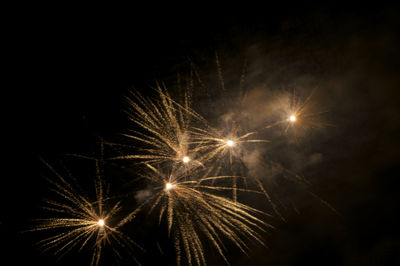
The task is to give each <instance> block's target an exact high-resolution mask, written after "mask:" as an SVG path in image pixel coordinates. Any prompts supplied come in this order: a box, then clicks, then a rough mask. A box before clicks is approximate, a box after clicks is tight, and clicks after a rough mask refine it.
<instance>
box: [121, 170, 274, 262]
mask: <svg viewBox="0 0 400 266" xmlns="http://www.w3.org/2000/svg"><path fill="white" fill-rule="evenodd" d="M147 167H148V169H149V172H147V173H146V174H143V175H141V177H142V178H144V179H146V180H147V181H148V183H149V184H150V186H151V187H152V188H151V194H150V196H149V197H148V198H147V199H146V200H145V201H144V202H143V203H142V204H141V205H140V206H139V207H138V208H137V209H135V210H134V211H133V212H132V213H131V214H130V215H128V216H127V217H126V218H125V219H124V220H122V221H121V222H120V224H119V225H118V226H122V225H124V224H125V223H127V222H129V221H131V220H133V219H134V218H135V216H136V215H137V214H138V212H139V211H145V212H146V213H147V214H150V213H152V212H154V211H155V210H157V212H158V220H159V222H161V221H162V220H163V219H165V220H166V221H167V225H168V234H169V235H171V234H172V236H173V239H174V244H175V249H176V253H177V263H178V265H179V264H180V262H181V258H182V255H183V254H185V256H186V259H187V261H188V263H189V265H192V264H193V263H195V264H197V265H205V264H206V259H205V254H204V244H203V241H202V239H203V238H204V237H205V238H206V239H207V240H208V241H209V242H210V243H211V244H212V245H213V246H214V248H215V249H216V250H217V251H218V254H219V255H220V256H221V257H222V258H223V259H224V260H225V261H226V262H227V263H228V260H227V258H226V256H225V252H224V251H225V249H226V245H225V244H224V241H225V239H228V240H230V241H231V242H232V243H233V244H234V245H236V246H237V247H238V248H239V249H240V250H241V251H243V252H244V253H246V254H247V252H248V251H249V246H248V245H247V244H246V241H256V242H258V243H259V244H261V245H264V243H263V240H262V237H261V235H260V231H261V232H263V231H265V227H266V226H269V227H272V226H270V225H269V224H267V223H265V222H264V221H263V220H262V219H260V218H258V217H257V216H259V215H267V214H266V213H264V212H261V211H259V210H257V209H254V208H252V207H250V206H247V205H245V204H242V203H239V202H236V201H233V200H231V199H228V198H226V197H224V196H221V195H217V194H216V192H221V191H222V192H223V191H226V190H232V187H230V186H224V185H216V184H211V182H212V181H219V180H224V179H229V178H232V177H230V176H216V177H201V178H199V177H195V176H194V175H195V174H196V171H194V172H191V173H189V174H188V173H187V172H186V171H184V170H182V169H180V168H177V169H175V170H174V171H173V172H172V173H170V174H168V175H166V174H163V173H162V172H160V171H159V170H158V169H156V168H155V167H153V166H151V165H147ZM240 190H242V191H246V192H253V191H250V190H247V189H240ZM256 193H257V192H256ZM146 206H147V208H146Z"/></svg>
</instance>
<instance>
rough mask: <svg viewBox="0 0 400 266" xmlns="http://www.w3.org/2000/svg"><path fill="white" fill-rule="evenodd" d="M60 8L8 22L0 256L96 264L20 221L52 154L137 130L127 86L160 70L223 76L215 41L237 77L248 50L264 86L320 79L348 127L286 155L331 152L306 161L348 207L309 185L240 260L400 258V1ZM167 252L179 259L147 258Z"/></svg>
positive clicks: (389, 261)
mask: <svg viewBox="0 0 400 266" xmlns="http://www.w3.org/2000/svg"><path fill="white" fill-rule="evenodd" d="M47 8H48V7H44V6H43V8H39V7H35V8H24V9H13V10H12V12H10V14H12V15H10V17H8V18H7V19H6V23H5V24H4V28H5V29H4V32H3V41H2V42H3V43H4V44H5V46H4V47H5V48H3V49H2V51H3V57H4V60H3V66H4V68H5V69H6V70H5V71H4V72H3V75H4V79H3V80H4V82H3V89H2V99H3V105H2V110H3V112H2V114H3V127H2V131H3V133H5V137H3V143H4V144H5V147H6V149H4V155H5V157H6V160H5V161H4V166H5V167H4V172H3V174H2V179H1V180H2V181H1V198H0V199H1V205H0V206H2V211H1V213H0V232H1V241H2V245H4V247H5V248H2V249H1V252H0V254H1V257H2V258H4V257H9V258H11V259H12V261H13V262H12V263H11V264H4V265H70V264H71V263H74V264H75V265H87V264H86V261H85V260H84V259H82V257H83V258H84V257H85V254H83V255H82V256H81V254H78V253H74V254H73V255H70V256H67V257H66V258H65V260H60V261H59V262H56V259H55V258H54V257H53V256H51V255H50V254H41V253H40V252H39V250H38V249H37V248H35V247H33V246H32V244H33V242H34V240H35V239H36V238H34V237H33V236H31V235H26V234H20V233H19V232H21V231H23V230H25V229H27V227H29V225H30V223H31V222H30V219H32V218H37V217H36V214H37V213H40V212H39V211H38V209H39V206H40V204H41V199H42V197H43V196H44V195H46V193H47V192H46V187H45V182H43V180H41V175H42V174H43V172H45V170H44V167H43V165H42V163H41V162H40V160H39V158H40V157H44V158H46V159H49V160H53V161H57V160H58V158H60V157H62V155H63V154H65V153H68V152H74V153H91V152H93V151H94V150H95V149H96V141H97V136H103V137H111V136H114V135H117V134H119V133H121V132H122V131H123V130H124V129H125V125H126V121H125V120H124V113H123V111H122V110H123V107H124V104H123V96H125V95H126V93H127V91H128V90H130V89H132V88H135V89H138V90H140V91H141V92H142V93H144V94H146V93H148V91H149V88H150V87H152V86H154V85H155V82H156V81H166V82H170V81H171V80H173V78H174V77H175V76H176V73H177V72H178V71H184V70H185V68H187V67H188V66H189V64H188V62H189V60H188V59H190V60H192V61H193V62H195V64H196V65H197V66H198V67H199V69H201V71H202V74H203V75H204V76H210V75H216V69H215V53H218V54H219V56H220V59H221V62H222V66H223V69H224V71H225V73H226V77H225V78H226V82H227V84H228V83H229V82H231V80H232V82H234V80H235V79H236V78H237V76H236V75H235V74H231V73H237V72H235V70H237V69H239V70H240V68H241V65H240V66H239V67H238V68H235V67H234V66H237V65H238V64H241V63H242V62H243V58H245V57H246V58H247V60H248V71H247V73H248V80H249V84H250V85H254V88H252V90H253V91H254V92H261V93H262V92H263V91H265V90H266V88H267V87H276V88H278V87H281V88H285V87H286V86H299V87H302V86H306V85H307V84H313V85H317V86H318V87H319V88H320V90H321V94H320V96H319V97H318V100H319V101H321V103H322V104H323V105H324V106H325V107H327V108H328V109H329V110H330V112H329V113H328V115H327V117H326V118H327V119H328V120H329V121H330V122H332V123H333V124H334V125H335V126H334V127H330V128H328V129H324V130H322V131H319V132H316V133H313V134H310V135H307V136H306V137H305V140H304V141H303V142H302V143H301V144H300V145H299V146H297V147H295V148H293V147H292V146H291V148H288V149H289V150H290V152H289V153H284V154H286V155H285V156H287V157H290V158H289V159H287V160H292V161H293V165H296V163H297V162H304V160H306V159H305V158H306V155H307V156H308V155H312V154H315V153H319V154H322V155H321V156H322V160H321V161H320V162H319V163H318V164H317V165H304V163H301V167H300V168H298V169H296V170H298V171H300V172H302V173H304V174H305V175H306V176H309V177H310V179H311V181H312V182H313V184H314V191H315V192H316V193H317V194H318V195H320V196H321V197H322V198H323V199H325V200H326V201H327V202H329V203H330V204H331V205H332V206H334V207H335V209H337V211H338V212H339V213H340V215H337V214H335V213H334V212H332V211H331V210H330V209H329V208H327V207H326V206H325V205H323V204H321V202H319V201H318V200H312V199H310V198H303V197H301V196H298V198H296V200H299V201H301V202H298V205H299V208H300V212H301V213H300V214H296V213H295V212H288V219H287V222H286V223H283V222H278V221H277V222H275V225H276V226H277V230H275V231H271V232H270V233H269V234H268V235H266V242H267V244H268V246H269V249H267V250H265V249H263V248H261V247H260V248H258V247H255V248H254V253H253V254H250V257H246V256H244V255H239V254H232V259H231V261H232V264H233V265H277V266H278V265H282V266H288V265H310V266H311V265H396V262H397V264H399V263H400V255H399V251H400V230H399V226H398V225H399V219H398V218H397V216H398V215H397V213H398V212H399V211H400V208H399V207H398V203H399V193H398V187H399V184H400V182H399V181H398V178H399V171H400V162H399V155H398V150H399V148H400V142H399V140H398V136H399V133H400V132H399V129H400V127H399V126H400V113H399V111H400V110H399V108H400V107H399V85H400V83H399V60H398V59H399V58H398V55H399V53H398V47H399V44H400V42H399V35H398V30H399V26H400V25H399V19H398V18H397V17H398V13H399V11H400V10H399V9H398V8H397V7H395V6H387V7H383V6H368V7H365V6H364V7H361V6H352V7H349V6H326V7H315V6H290V5H289V4H288V5H287V6H286V5H285V4H282V5H281V6H269V7H268V6H266V7H259V8H257V7H252V8H238V9H237V10H236V11H235V12H230V11H228V10H225V9H221V10H220V9H218V10H214V11H208V12H206V11H204V9H203V8H198V9H197V8H194V7H193V8H189V7H188V10H187V11H185V12H180V11H178V10H174V11H170V10H169V9H163V8H161V7H160V8H159V9H142V8H139V7H137V8H134V9H129V10H124V12H117V11H111V10H108V12H106V11H101V12H100V10H97V9H95V8H93V9H89V10H85V11H77V10H79V8H71V7H69V8H58V7H57V8H56V7H54V9H53V10H52V11H51V12H49V11H45V10H47ZM103 8H104V7H103ZM75 9H77V10H75ZM171 9H172V8H171ZM207 9H208V8H207ZM239 73H240V72H239ZM239 75H240V74H239ZM262 100H263V98H260V99H258V101H259V102H257V101H255V102H254V106H256V105H257V104H262ZM199 103H200V104H199V105H201V102H199ZM200 109H201V106H200ZM200 111H202V110H200ZM258 117H259V118H260V119H261V118H262V117H263V114H262V113H257V114H255V117H254V119H255V120H257V119H258ZM4 122H5V123H4ZM282 153H283V152H282ZM296 156H297V157H296ZM293 158H296V159H293ZM307 158H308V157H307ZM292 161H290V162H292ZM296 197H297V196H296ZM142 226H143V227H144V229H143V232H146V230H151V229H148V228H147V227H148V225H146V224H143V225H142ZM152 233H154V232H152ZM3 255H4V256H3ZM149 255H151V254H147V256H149ZM157 256H159V255H157ZM144 257H146V256H144ZM157 260H158V263H160V261H163V262H165V263H168V262H172V263H173V262H174V260H173V258H172V260H171V258H167V257H157V258H155V259H153V260H151V259H146V261H145V262H147V261H148V265H150V262H151V263H155V261H157ZM111 261H112V260H111ZM211 263H213V261H211ZM127 265H128V264H127ZM145 265H146V264H145Z"/></svg>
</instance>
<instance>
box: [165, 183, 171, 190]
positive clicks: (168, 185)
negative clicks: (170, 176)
mask: <svg viewBox="0 0 400 266" xmlns="http://www.w3.org/2000/svg"><path fill="white" fill-rule="evenodd" d="M172 187H173V186H172V184H171V183H167V184H165V189H166V190H170V189H171V188H172Z"/></svg>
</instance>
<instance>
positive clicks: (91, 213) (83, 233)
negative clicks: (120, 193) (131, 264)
mask: <svg viewBox="0 0 400 266" xmlns="http://www.w3.org/2000/svg"><path fill="white" fill-rule="evenodd" d="M45 164H46V165H47V166H48V167H49V169H50V170H51V171H52V172H53V174H54V175H55V176H56V177H57V180H53V179H48V182H49V183H50V184H51V186H52V188H51V190H52V191H53V192H54V193H55V194H56V195H58V197H59V198H60V200H58V201H56V200H46V201H45V202H46V206H45V207H44V209H46V210H48V211H50V212H51V213H52V214H53V216H54V217H53V218H46V219H37V222H38V225H37V226H36V227H34V228H33V229H31V230H29V231H48V232H50V231H51V232H52V234H53V235H52V236H50V237H48V238H46V239H43V240H41V241H39V242H38V243H37V244H38V245H39V246H40V247H41V248H42V249H43V251H47V250H51V249H52V250H55V254H56V255H61V256H63V255H64V254H66V253H68V252H69V251H71V250H72V249H73V248H75V247H78V248H79V250H82V249H84V248H88V249H90V250H91V251H92V259H91V263H90V265H98V264H99V261H100V258H101V254H102V250H103V248H104V247H105V246H107V245H109V246H110V248H112V249H113V250H114V251H115V253H116V255H117V256H120V253H119V251H118V250H117V249H116V247H117V246H122V247H126V248H127V250H128V252H129V253H130V254H131V255H132V253H131V249H132V246H136V247H138V248H140V247H139V246H138V245H137V244H136V243H135V242H134V241H133V240H131V239H130V238H129V237H127V236H125V235H124V234H122V233H121V232H120V231H119V230H117V228H116V227H114V226H113V225H112V224H113V223H115V217H114V216H115V215H116V214H117V213H118V212H119V211H120V209H121V206H120V202H117V203H115V204H113V205H111V206H109V207H108V205H109V204H106V202H107V201H109V198H107V197H105V196H104V191H103V181H102V180H101V179H100V176H98V177H97V179H96V182H95V190H96V200H95V201H90V200H89V199H88V198H87V197H85V196H83V195H82V194H81V193H79V191H78V190H77V189H75V188H74V187H73V186H72V184H70V183H68V182H67V181H66V179H65V178H63V177H62V176H61V175H60V174H59V173H58V172H56V171H55V169H54V168H53V167H52V166H50V165H49V164H48V163H46V162H45ZM96 166H97V167H98V164H96ZM107 203H108V202H107ZM106 205H107V207H106ZM55 232H57V233H55ZM132 257H133V256H132ZM133 259H134V260H136V259H135V258H134V257H133Z"/></svg>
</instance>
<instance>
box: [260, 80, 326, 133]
mask: <svg viewBox="0 0 400 266" xmlns="http://www.w3.org/2000/svg"><path fill="white" fill-rule="evenodd" d="M315 92H316V89H315V88H314V89H313V90H312V91H311V92H310V94H308V96H307V97H306V98H305V99H304V100H303V99H302V98H300V97H299V96H298V95H297V93H296V90H295V91H294V92H293V93H291V94H290V99H289V102H282V103H281V106H282V110H281V115H280V117H281V119H278V120H277V121H275V122H272V123H270V124H268V125H266V126H265V128H267V129H269V128H273V127H276V126H283V132H284V133H285V134H286V133H287V132H288V131H289V129H292V130H293V132H294V135H295V138H296V139H297V137H298V136H299V135H302V134H304V133H305V132H306V131H307V130H308V129H310V128H323V127H326V126H332V125H331V124H329V123H327V122H323V121H322V119H321V115H322V114H324V113H327V112H328V111H327V110H318V109H319V108H317V107H316V106H315V103H314V102H313V101H312V97H313V96H314V94H315Z"/></svg>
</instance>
